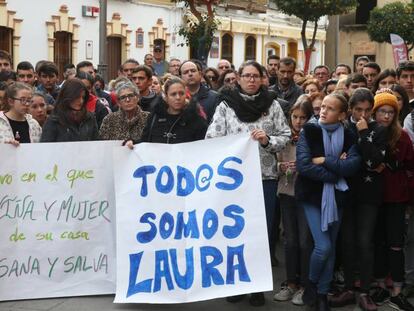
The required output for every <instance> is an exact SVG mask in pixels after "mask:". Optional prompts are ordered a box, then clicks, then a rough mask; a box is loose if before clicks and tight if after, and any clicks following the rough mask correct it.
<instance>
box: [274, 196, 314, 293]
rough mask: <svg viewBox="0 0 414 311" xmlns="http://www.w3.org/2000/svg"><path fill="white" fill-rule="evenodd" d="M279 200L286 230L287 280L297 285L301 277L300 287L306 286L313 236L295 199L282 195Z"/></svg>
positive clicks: (284, 239)
mask: <svg viewBox="0 0 414 311" xmlns="http://www.w3.org/2000/svg"><path fill="white" fill-rule="evenodd" d="M279 200H280V209H281V213H282V223H283V230H284V237H283V241H284V248H285V258H286V260H285V262H286V275H287V280H288V282H289V283H297V276H299V277H300V285H301V286H305V285H306V282H307V280H308V276H309V260H310V255H311V253H312V249H313V240H312V235H311V233H310V231H309V227H308V223H307V221H306V216H305V212H304V210H303V207H302V206H300V205H299V204H297V203H296V200H295V198H294V197H293V196H290V195H285V194H280V196H279Z"/></svg>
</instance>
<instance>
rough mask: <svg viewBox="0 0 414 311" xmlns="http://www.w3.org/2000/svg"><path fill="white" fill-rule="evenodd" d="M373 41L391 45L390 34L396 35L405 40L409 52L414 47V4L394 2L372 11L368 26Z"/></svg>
mask: <svg viewBox="0 0 414 311" xmlns="http://www.w3.org/2000/svg"><path fill="white" fill-rule="evenodd" d="M367 30H368V34H369V36H370V38H371V40H373V41H376V42H379V43H382V42H388V43H391V40H390V34H391V33H395V34H397V35H399V36H400V37H401V38H403V39H404V41H405V44H406V45H407V48H408V50H411V49H413V45H414V2H413V3H410V4H405V3H402V2H393V3H389V4H387V5H385V6H384V7H382V8H375V9H373V10H372V11H371V16H370V20H369V22H368V24H367Z"/></svg>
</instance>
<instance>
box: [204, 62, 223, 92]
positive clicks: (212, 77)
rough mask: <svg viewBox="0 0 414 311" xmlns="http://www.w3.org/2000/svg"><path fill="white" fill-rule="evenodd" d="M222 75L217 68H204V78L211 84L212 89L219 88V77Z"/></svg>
mask: <svg viewBox="0 0 414 311" xmlns="http://www.w3.org/2000/svg"><path fill="white" fill-rule="evenodd" d="M219 77H220V74H219V72H218V71H217V69H216V68H212V67H208V68H207V69H206V70H204V80H206V82H207V83H208V84H209V85H210V86H211V89H213V90H215V91H217V90H218V87H219V85H218V79H219Z"/></svg>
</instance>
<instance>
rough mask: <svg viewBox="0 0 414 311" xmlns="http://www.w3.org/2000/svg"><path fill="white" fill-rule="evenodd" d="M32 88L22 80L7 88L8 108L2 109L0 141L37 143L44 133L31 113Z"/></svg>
mask: <svg viewBox="0 0 414 311" xmlns="http://www.w3.org/2000/svg"><path fill="white" fill-rule="evenodd" d="M32 96H33V90H32V88H31V87H30V86H29V85H27V84H25V83H21V82H14V83H12V84H11V85H9V86H8V88H7V90H6V100H7V104H8V110H7V111H6V112H5V111H0V142H2V143H11V144H13V145H16V146H17V145H18V144H19V143H37V142H39V140H40V136H41V135H42V128H41V127H40V125H39V123H38V122H37V121H36V120H35V119H34V118H33V117H32V116H31V115H30V114H29V106H30V104H31V101H32Z"/></svg>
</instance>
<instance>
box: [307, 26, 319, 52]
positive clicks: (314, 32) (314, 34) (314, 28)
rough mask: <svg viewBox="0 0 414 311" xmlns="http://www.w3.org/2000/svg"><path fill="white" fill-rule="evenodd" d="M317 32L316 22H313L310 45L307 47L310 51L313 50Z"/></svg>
mask: <svg viewBox="0 0 414 311" xmlns="http://www.w3.org/2000/svg"><path fill="white" fill-rule="evenodd" d="M317 31H318V21H315V25H314V27H313V34H312V41H311V44H310V46H309V48H310V49H313V47H314V46H315V41H316V40H315V39H316V32H317Z"/></svg>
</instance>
